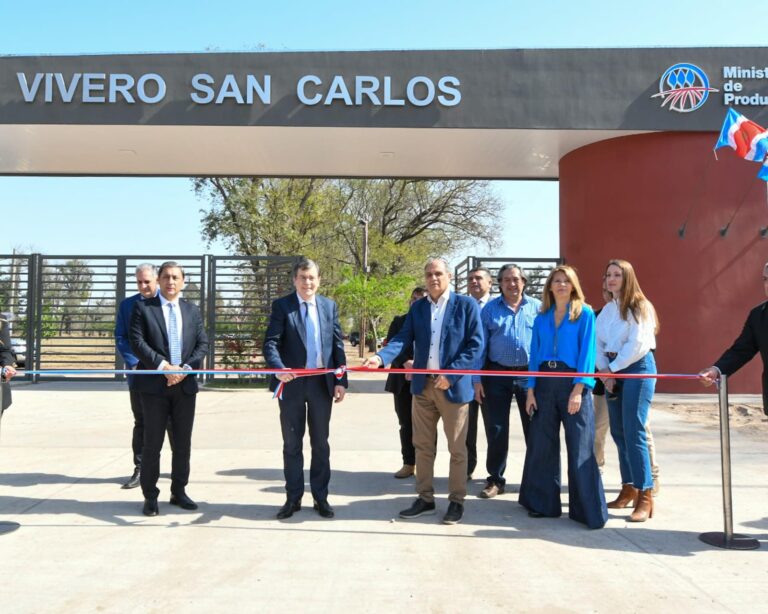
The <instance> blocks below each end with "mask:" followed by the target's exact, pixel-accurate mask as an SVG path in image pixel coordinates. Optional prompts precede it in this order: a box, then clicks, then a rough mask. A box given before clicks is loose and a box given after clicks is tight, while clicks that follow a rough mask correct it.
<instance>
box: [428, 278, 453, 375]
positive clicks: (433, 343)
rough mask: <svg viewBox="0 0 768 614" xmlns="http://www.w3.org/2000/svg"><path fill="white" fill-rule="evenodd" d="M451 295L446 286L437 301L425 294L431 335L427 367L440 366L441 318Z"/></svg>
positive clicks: (437, 367)
mask: <svg viewBox="0 0 768 614" xmlns="http://www.w3.org/2000/svg"><path fill="white" fill-rule="evenodd" d="M450 297H451V289H450V288H448V289H447V290H446V291H445V292H444V293H443V294H442V295H440V296H439V297H438V299H437V302H435V301H433V300H432V297H431V296H429V294H427V300H428V301H429V309H430V314H431V318H430V323H429V324H430V327H431V329H430V330H431V335H430V340H429V358H427V369H439V368H440V337H441V336H442V334H443V318H444V317H445V308H446V306H447V305H448V299H449V298H450Z"/></svg>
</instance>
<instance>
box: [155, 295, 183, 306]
mask: <svg viewBox="0 0 768 614" xmlns="http://www.w3.org/2000/svg"><path fill="white" fill-rule="evenodd" d="M157 296H159V297H160V305H161V306H162V307H165V306H166V305H168V304H169V303H172V304H173V306H174V307H178V306H179V299H178V298H177V299H176V300H175V301H169V300H168V299H167V298H165V297H164V296H163V293H162V292H158V294H157Z"/></svg>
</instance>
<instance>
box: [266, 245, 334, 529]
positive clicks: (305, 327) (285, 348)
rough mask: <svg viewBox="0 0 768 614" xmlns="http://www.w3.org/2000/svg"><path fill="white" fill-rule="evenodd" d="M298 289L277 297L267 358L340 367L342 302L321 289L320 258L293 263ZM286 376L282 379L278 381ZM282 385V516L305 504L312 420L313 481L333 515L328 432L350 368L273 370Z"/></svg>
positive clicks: (273, 363) (279, 365) (318, 498)
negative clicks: (305, 443) (316, 372)
mask: <svg viewBox="0 0 768 614" xmlns="http://www.w3.org/2000/svg"><path fill="white" fill-rule="evenodd" d="M293 285H294V286H295V288H296V292H292V293H291V294H289V295H288V296H284V297H282V298H279V299H277V300H276V301H274V302H273V303H272V313H271V315H270V318H269V326H268V327H267V332H266V335H265V337H264V359H265V360H266V362H267V365H268V366H269V367H270V368H272V369H305V368H306V369H337V368H339V367H342V366H344V365H346V363H347V359H346V356H345V354H344V341H343V340H342V337H341V326H340V325H339V314H338V311H337V309H336V303H334V302H333V301H332V300H331V299H329V298H326V297H324V296H320V295H319V294H317V290H318V288H319V287H320V270H319V268H318V266H317V264H316V263H315V262H313V261H312V260H309V259H307V258H302V259H301V260H300V261H299V262H297V263H296V264H295V265H294V267H293ZM278 382H280V383H278ZM278 385H281V386H282V388H283V390H282V394H281V396H280V398H279V406H280V428H281V430H282V433H283V471H284V473H285V491H286V501H285V504H284V505H283V507H281V508H280V510H279V511H278V513H277V517H278V519H280V520H282V519H285V518H290V517H291V516H293V514H294V513H295V512H298V511H299V510H300V509H301V498H302V496H303V495H304V455H303V452H302V448H303V441H304V430H305V425H306V424H307V423H308V424H309V440H310V443H311V445H312V461H311V464H310V468H309V483H310V488H311V490H312V498H313V499H314V509H315V510H316V511H317V513H318V514H320V516H322V517H323V518H333V516H334V511H333V508H332V507H331V506H330V504H329V503H328V482H329V481H330V479H331V462H330V454H331V449H330V446H329V445H328V435H329V431H330V422H331V407H332V405H333V402H334V401H335V402H336V403H340V402H341V401H343V400H344V394H345V392H346V388H347V376H346V373H345V374H344V375H343V376H342V377H341V378H340V379H337V378H336V377H335V375H334V374H333V373H327V374H319V375H310V376H302V377H297V375H296V374H294V373H285V374H280V375H277V376H276V377H275V376H273V377H272V380H271V382H270V390H273V391H274V390H275V389H276V387H277V386H278Z"/></svg>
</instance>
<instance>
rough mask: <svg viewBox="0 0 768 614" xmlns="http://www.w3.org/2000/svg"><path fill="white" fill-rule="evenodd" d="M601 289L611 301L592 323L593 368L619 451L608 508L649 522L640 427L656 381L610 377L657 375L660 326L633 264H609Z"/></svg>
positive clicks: (649, 480) (649, 481)
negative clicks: (614, 493) (617, 487)
mask: <svg viewBox="0 0 768 614" xmlns="http://www.w3.org/2000/svg"><path fill="white" fill-rule="evenodd" d="M605 285H606V288H607V289H608V291H609V292H611V294H612V295H613V300H612V301H611V302H610V303H608V304H607V305H606V306H605V307H603V309H602V311H601V312H600V315H599V316H598V318H597V321H596V329H597V356H596V361H595V362H596V368H597V371H598V373H602V374H604V375H602V376H601V379H602V380H603V382H604V383H605V387H606V390H607V391H608V392H611V393H613V394H612V395H610V396H608V408H609V417H610V424H611V435H612V436H613V440H614V441H615V442H616V447H617V448H618V452H619V469H620V471H621V482H622V486H621V492H620V493H619V496H618V497H617V498H616V500H615V501H612V502H610V503H609V504H608V507H609V508H614V509H615V508H625V507H629V506H630V505H632V504H634V511H633V512H632V514H631V515H630V517H629V520H630V521H631V522H645V521H646V520H647V519H648V518H652V517H653V477H652V475H651V462H650V456H649V454H648V441H647V439H646V435H645V424H646V422H647V421H648V411H649V410H650V407H651V400H652V399H653V391H654V389H655V388H656V379H655V378H638V379H634V378H632V379H616V378H613V377H611V373H649V374H655V373H656V361H655V360H654V356H653V351H654V350H655V349H656V334H657V333H658V329H659V324H658V318H657V317H656V311H655V309H654V308H653V305H652V304H651V302H650V301H649V300H648V299H647V298H645V295H644V294H643V291H642V290H641V289H640V284H639V283H638V282H637V276H636V275H635V271H634V269H633V268H632V265H631V264H630V263H629V262H627V261H626V260H611V261H609V262H608V266H607V268H606V270H605Z"/></svg>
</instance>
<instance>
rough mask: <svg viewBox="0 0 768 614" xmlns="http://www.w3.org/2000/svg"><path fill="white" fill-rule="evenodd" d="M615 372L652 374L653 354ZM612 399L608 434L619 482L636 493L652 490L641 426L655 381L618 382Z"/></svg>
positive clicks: (653, 365) (654, 362) (649, 407)
mask: <svg viewBox="0 0 768 614" xmlns="http://www.w3.org/2000/svg"><path fill="white" fill-rule="evenodd" d="M617 373H656V360H655V359H654V357H653V352H648V353H647V354H646V355H645V356H643V357H642V358H641V359H640V360H638V361H637V362H635V363H633V364H631V365H629V366H628V367H627V368H626V369H622V370H621V371H618V372H617ZM617 381H619V382H621V387H620V390H619V391H618V393H617V395H616V398H613V399H611V398H610V397H608V417H609V419H610V422H611V435H612V436H613V441H614V442H616V447H617V448H618V451H619V470H620V471H621V483H622V484H632V485H633V486H634V487H635V488H639V489H640V490H647V489H648V488H653V477H652V475H651V457H650V455H649V454H648V442H647V441H646V438H645V423H646V422H647V421H648V412H649V411H650V409H651V401H652V400H653V391H654V390H655V389H656V380H655V379H653V378H649V379H621V380H617Z"/></svg>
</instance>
